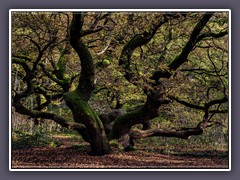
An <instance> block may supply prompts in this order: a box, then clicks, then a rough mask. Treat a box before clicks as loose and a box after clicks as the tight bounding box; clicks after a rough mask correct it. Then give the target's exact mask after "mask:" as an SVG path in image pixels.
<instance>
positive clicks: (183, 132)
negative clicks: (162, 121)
mask: <svg viewBox="0 0 240 180" xmlns="http://www.w3.org/2000/svg"><path fill="white" fill-rule="evenodd" d="M202 133H203V130H202V129H200V128H180V129H178V130H163V129H149V130H145V131H142V130H131V132H130V134H129V135H130V138H131V139H132V140H134V139H141V138H146V137H153V136H160V137H177V138H182V139H188V138H189V137H190V136H193V135H200V134H202Z"/></svg>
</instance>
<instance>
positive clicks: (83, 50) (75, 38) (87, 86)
mask: <svg viewBox="0 0 240 180" xmlns="http://www.w3.org/2000/svg"><path fill="white" fill-rule="evenodd" d="M83 21H84V19H83V14H76V13H74V14H73V19H72V24H71V29H70V44H71V45H72V47H73V48H74V50H75V51H76V52H77V54H78V56H79V58H80V61H81V74H80V78H79V84H78V87H77V89H78V90H79V91H80V92H81V93H82V95H83V98H84V99H85V100H86V101H88V100H89V98H90V96H91V93H92V91H93V90H94V89H95V86H94V77H95V69H94V63H93V59H92V56H91V53H90V52H89V50H88V48H87V46H86V45H85V44H84V42H83V41H82V40H81V31H82V26H83Z"/></svg>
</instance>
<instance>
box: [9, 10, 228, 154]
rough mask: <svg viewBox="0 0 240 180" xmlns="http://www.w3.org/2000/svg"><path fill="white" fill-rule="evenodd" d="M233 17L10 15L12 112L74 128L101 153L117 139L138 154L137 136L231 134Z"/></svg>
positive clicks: (201, 14) (216, 14)
mask: <svg viewBox="0 0 240 180" xmlns="http://www.w3.org/2000/svg"><path fill="white" fill-rule="evenodd" d="M228 18H229V17H228V12H141V13H139V12H128V13H123V12H24V13H19V12H12V17H11V19H12V29H11V37H12V42H11V47H12V48H11V53H12V106H13V107H14V109H15V111H16V112H18V113H20V114H24V115H27V116H30V117H33V118H44V119H50V120H53V121H55V122H56V123H58V124H60V125H61V126H63V127H66V128H69V129H73V130H76V131H77V132H78V133H79V134H80V135H81V136H82V137H83V139H84V140H85V141H87V142H89V143H90V145H91V149H92V154H94V155H104V154H108V153H110V152H111V145H110V143H109V142H110V141H111V140H113V139H117V140H118V141H119V143H120V144H121V145H122V146H123V147H124V148H125V150H131V149H133V147H134V141H135V140H136V139H139V138H147V137H151V136H165V137H178V138H183V139H187V138H189V137H190V136H192V135H201V134H202V133H203V132H204V130H205V129H206V128H208V127H211V126H227V124H228V117H227V113H228V94H229V90H228V76H229V73H228V62H229V59H228V57H229V56H228V53H229V51H228V43H229V42H228V31H229V25H228ZM53 107H54V108H58V109H61V110H64V111H63V113H60V114H59V113H57V112H56V111H54V109H53ZM159 119H160V121H163V120H164V121H166V122H170V123H172V124H174V126H171V127H169V128H168V129H163V128H161V127H159V126H158V125H156V123H154V122H159ZM183 121H184V122H185V121H187V122H188V123H187V125H188V126H187V127H183V126H182V125H183Z"/></svg>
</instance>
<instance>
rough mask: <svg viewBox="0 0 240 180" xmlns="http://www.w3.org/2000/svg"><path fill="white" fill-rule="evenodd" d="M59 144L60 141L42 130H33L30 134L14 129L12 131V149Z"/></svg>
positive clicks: (57, 145) (55, 145)
mask: <svg viewBox="0 0 240 180" xmlns="http://www.w3.org/2000/svg"><path fill="white" fill-rule="evenodd" d="M61 145H62V142H61V141H58V140H54V139H52V138H51V136H49V135H48V134H46V133H42V132H35V133H34V134H32V135H31V134H29V133H26V132H22V131H18V130H15V131H13V133H12V149H23V148H31V147H46V146H50V147H59V146H61Z"/></svg>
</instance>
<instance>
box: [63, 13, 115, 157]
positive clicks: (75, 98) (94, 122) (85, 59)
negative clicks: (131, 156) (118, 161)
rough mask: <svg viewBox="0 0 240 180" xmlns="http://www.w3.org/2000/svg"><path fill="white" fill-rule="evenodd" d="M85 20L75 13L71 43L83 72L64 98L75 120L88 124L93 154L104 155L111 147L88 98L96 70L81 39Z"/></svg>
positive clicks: (92, 87)
mask: <svg viewBox="0 0 240 180" xmlns="http://www.w3.org/2000/svg"><path fill="white" fill-rule="evenodd" d="M83 21H84V17H83V14H77V13H76V14H75V13H74V14H73V19H72V24H71V29H70V44H71V46H72V47H73V49H74V50H75V51H76V52H77V54H78V56H79V60H80V62H81V74H80V78H79V84H78V86H77V88H76V89H75V90H74V91H72V92H68V93H66V94H65V95H64V100H65V101H66V104H67V105H68V106H69V108H70V109H71V110H72V114H73V118H74V121H75V122H78V123H82V124H84V125H85V126H86V129H87V134H88V136H89V137H88V139H89V143H90V145H91V153H92V154H93V155H104V154H108V153H110V152H111V148H110V145H109V143H108V140H107V137H106V134H105V130H104V127H103V124H102V122H101V120H100V119H99V117H98V116H97V114H96V113H95V112H94V110H93V109H92V108H91V107H90V106H89V104H88V100H89V99H90V97H91V94H92V91H93V90H94V88H95V87H94V77H95V70H94V63H93V59H92V56H91V53H90V52H89V50H88V48H87V47H86V45H85V44H84V42H83V41H82V39H81V32H82V25H83Z"/></svg>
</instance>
